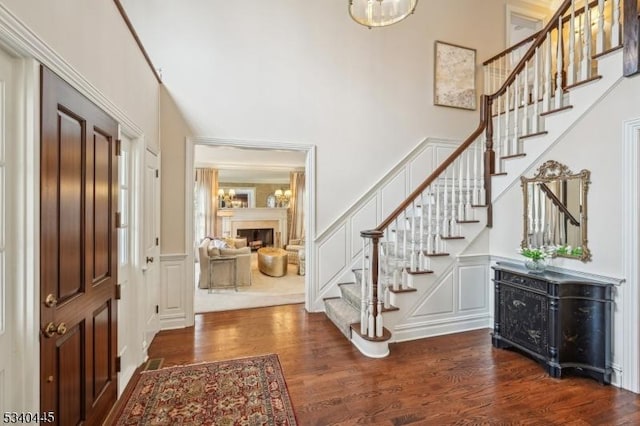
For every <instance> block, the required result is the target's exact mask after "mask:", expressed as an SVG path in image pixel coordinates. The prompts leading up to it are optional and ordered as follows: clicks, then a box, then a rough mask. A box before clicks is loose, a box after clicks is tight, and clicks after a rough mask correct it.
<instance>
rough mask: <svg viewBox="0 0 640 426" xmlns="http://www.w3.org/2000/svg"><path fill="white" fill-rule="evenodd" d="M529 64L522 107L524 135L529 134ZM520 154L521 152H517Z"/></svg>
mask: <svg viewBox="0 0 640 426" xmlns="http://www.w3.org/2000/svg"><path fill="white" fill-rule="evenodd" d="M529 64H530V62H529V61H527V63H526V64H525V66H524V93H523V94H522V97H523V100H522V103H523V107H522V134H523V135H528V134H529ZM517 152H518V153H520V150H518V151H517Z"/></svg>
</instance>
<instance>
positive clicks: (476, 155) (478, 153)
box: [471, 142, 482, 206]
mask: <svg viewBox="0 0 640 426" xmlns="http://www.w3.org/2000/svg"><path fill="white" fill-rule="evenodd" d="M481 161H482V150H481V149H478V142H474V144H473V201H472V202H471V203H472V205H474V206H477V205H479V204H480V200H479V198H480V197H479V188H478V183H479V180H480V179H479V176H478V163H479V162H481Z"/></svg>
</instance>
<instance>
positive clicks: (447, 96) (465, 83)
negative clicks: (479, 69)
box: [433, 41, 477, 110]
mask: <svg viewBox="0 0 640 426" xmlns="http://www.w3.org/2000/svg"><path fill="white" fill-rule="evenodd" d="M476 98H477V96H476V49H471V48H468V47H463V46H458V45H455V44H451V43H445V42H443V41H436V42H435V48H434V89H433V103H434V105H438V106H446V107H451V108H460V109H467V110H475V109H476V103H477V99H476Z"/></svg>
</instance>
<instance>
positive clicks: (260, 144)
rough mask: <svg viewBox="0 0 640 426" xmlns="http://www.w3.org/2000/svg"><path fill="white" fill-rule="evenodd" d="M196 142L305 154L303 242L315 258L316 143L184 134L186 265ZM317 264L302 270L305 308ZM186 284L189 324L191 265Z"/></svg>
mask: <svg viewBox="0 0 640 426" xmlns="http://www.w3.org/2000/svg"><path fill="white" fill-rule="evenodd" d="M195 145H209V146H227V147H238V148H245V149H262V150H277V149H280V150H289V151H302V152H305V153H306V160H305V182H306V185H307V199H306V201H305V205H304V211H305V221H304V227H305V241H307V244H306V250H307V259H315V252H316V247H315V243H314V241H315V240H314V239H315V232H316V226H315V224H316V208H315V204H316V202H315V198H316V170H315V164H316V146H315V145H311V144H298V143H287V142H277V141H250V140H237V139H218V138H209V137H187V138H186V141H185V191H184V194H185V215H184V216H185V221H184V222H185V243H184V244H185V245H184V246H185V249H186V252H187V253H186V259H187V265H193V264H194V261H195V259H194V248H193V232H194V231H193V227H194V223H193V201H194V200H193V187H192V185H193V178H194V177H193V173H194V172H193V170H194V158H193V157H194V147H195ZM315 268H316V265H315V264H314V262H309V260H307V264H306V273H305V280H304V281H305V308H306V309H307V310H310V309H311V291H310V289H311V286H312V285H313V283H311V277H314V276H315ZM186 280H187V284H188V285H186V287H187V288H185V298H186V318H187V321H190V323H188V324H186V326H191V325H193V323H194V309H193V298H194V291H195V285H194V281H195V273H194V268H193V267H188V268H186Z"/></svg>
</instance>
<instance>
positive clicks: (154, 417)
mask: <svg viewBox="0 0 640 426" xmlns="http://www.w3.org/2000/svg"><path fill="white" fill-rule="evenodd" d="M116 424H117V425H274V426H275V425H278V426H280V425H283V426H285V425H296V424H297V423H296V419H295V415H294V412H293V407H292V405H291V400H290V398H289V392H288V391H287V385H286V383H285V381H284V376H283V374H282V368H281V366H280V361H279V360H278V356H277V355H275V354H269V355H263V356H258V357H251V358H243V359H233V360H229V361H218V362H209V363H205V364H193V365H186V366H178V367H168V368H163V369H161V370H151V371H143V372H142V373H140V376H139V379H138V383H137V384H136V387H135V389H134V390H133V392H132V393H131V396H130V397H129V399H128V400H127V402H126V404H125V406H124V408H123V409H122V412H121V413H120V415H119V417H118V419H117V421H116Z"/></svg>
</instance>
